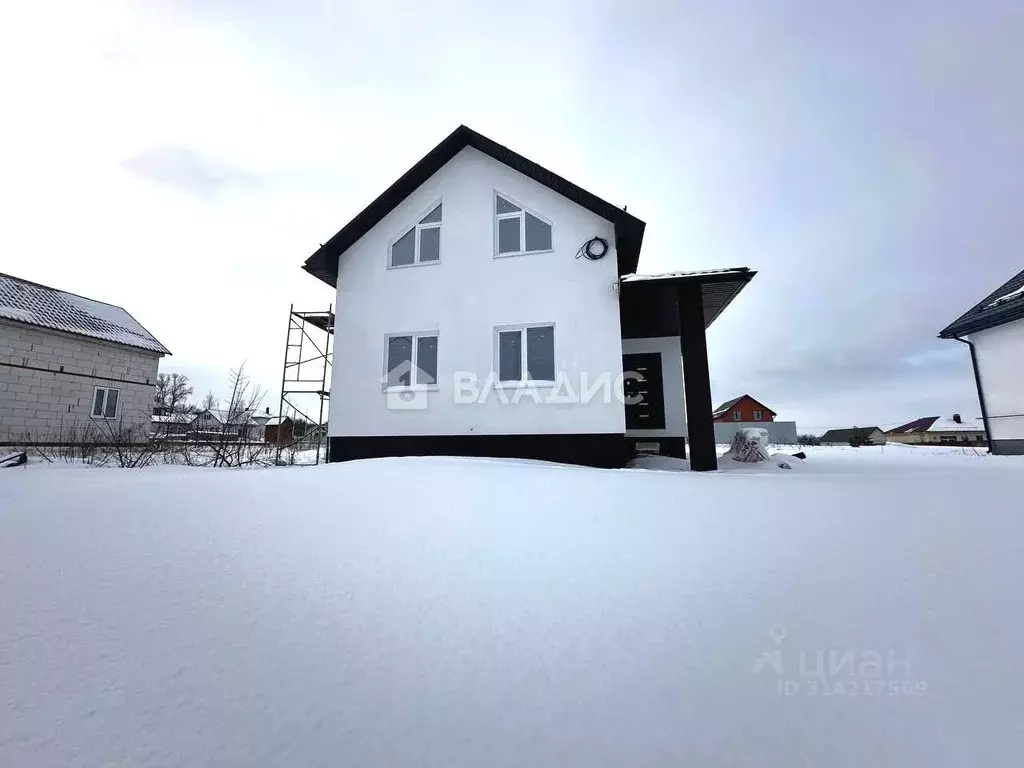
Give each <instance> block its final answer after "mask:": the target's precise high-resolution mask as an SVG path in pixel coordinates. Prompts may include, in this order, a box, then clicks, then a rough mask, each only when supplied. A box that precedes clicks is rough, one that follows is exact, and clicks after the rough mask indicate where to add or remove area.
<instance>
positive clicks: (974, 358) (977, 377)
mask: <svg viewBox="0 0 1024 768" xmlns="http://www.w3.org/2000/svg"><path fill="white" fill-rule="evenodd" d="M952 338H953V340H954V341H959V342H961V343H963V344H966V345H967V346H968V347H969V348H970V350H971V367H972V368H973V369H974V386H975V387H977V388H978V405H980V406H981V423H982V424H984V425H985V442H986V443H988V452H989V453H992V430H991V429H989V424H988V408H986V407H985V390H984V389H982V388H981V374H980V373H979V372H978V355H977V354H976V353H975V351H974V342H973V341H970V340H968V339H962V338H960V337H959V336H953V337H952Z"/></svg>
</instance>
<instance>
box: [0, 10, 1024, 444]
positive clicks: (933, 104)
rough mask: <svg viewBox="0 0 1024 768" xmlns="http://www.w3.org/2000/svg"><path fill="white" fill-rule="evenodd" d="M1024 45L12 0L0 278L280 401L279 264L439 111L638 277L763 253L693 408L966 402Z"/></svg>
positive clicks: (296, 285)
mask: <svg viewBox="0 0 1024 768" xmlns="http://www.w3.org/2000/svg"><path fill="white" fill-rule="evenodd" d="M896 6H898V9H897V8H896ZM1022 39H1024V4H1022V3H1020V2H1006V3H1003V2H998V1H997V0H985V2H976V1H975V2H967V1H965V2H935V1H934V0H930V1H929V2H923V1H922V2H914V1H904V2H900V3H891V2H865V1H864V0H857V1H856V2H820V0H806V1H805V2H761V1H760V0H750V2H743V3H730V2H714V3H708V2H691V1H689V0H685V1H679V0H676V1H674V2H659V3H638V2H629V3H626V2H623V3H614V2H603V1H602V0H586V1H581V2H564V3H558V2H552V1H551V0H545V1H543V2H532V0H518V2H515V3H511V4H509V3H461V2H460V3H455V2H445V0H434V1H433V2H429V3H413V2H402V3H399V2H387V1H386V0H377V1H375V2H365V3H345V2H327V1H326V0H324V1H322V2H302V1H301V0H193V1H192V2H179V3H174V2H149V3H146V2H135V3H127V2H126V3H107V2H100V1H98V2H89V3H83V2H45V1H44V0H38V1H37V2H31V3H29V2H24V3H8V4H5V5H4V6H3V8H2V9H0V71H2V72H3V73H4V74H3V77H0V104H2V105H3V111H2V117H0V138H2V141H0V203H2V209H0V210H2V211H3V213H2V214H0V271H4V272H9V273H13V274H15V275H18V276H21V277H24V278H27V279H30V280H35V281H37V282H41V283H45V284H48V285H53V286H56V287H59V288H62V289H65V290H69V291H73V292H76V293H81V294H84V295H86V296H89V297H92V298H96V299H101V300H105V301H109V302H112V303H116V304H121V305H123V306H124V307H126V308H127V309H128V310H129V311H130V312H131V313H132V314H134V315H135V316H136V317H137V318H138V319H139V320H140V321H141V322H142V323H143V324H144V325H145V326H146V327H147V328H148V329H149V330H150V331H152V332H153V334H154V335H156V336H157V338H159V339H160V340H161V341H162V342H163V343H164V344H166V345H167V346H168V347H169V348H170V349H171V351H172V352H173V353H174V355H173V356H172V357H170V358H166V359H165V360H164V361H163V364H162V370H165V371H180V372H184V373H187V374H188V375H190V376H191V377H192V378H193V380H194V382H195V384H196V395H197V397H199V396H201V394H202V393H204V392H205V391H206V390H207V389H214V390H215V392H218V393H220V394H223V393H224V390H225V389H226V371H227V369H228V368H229V367H230V366H231V365H234V364H237V363H239V362H241V361H243V360H245V361H247V364H248V367H249V369H250V371H251V373H252V374H253V376H254V378H255V379H256V380H257V381H258V382H259V383H260V384H262V385H263V386H265V387H266V388H267V389H269V390H271V391H272V392H273V395H272V397H273V403H274V404H275V405H276V396H277V395H276V393H277V389H278V387H279V382H280V375H281V372H280V369H281V355H282V352H283V344H284V332H285V327H286V318H287V312H288V305H289V304H290V303H291V302H294V303H295V304H296V305H297V307H299V308H305V309H320V308H326V306H327V305H328V304H329V303H331V302H332V301H333V300H334V296H333V292H332V290H331V289H330V288H328V287H327V286H326V285H324V284H323V283H321V282H319V281H317V280H315V279H314V278H313V277H311V276H309V275H307V274H306V273H305V272H303V271H302V270H301V269H300V266H301V264H302V262H303V261H304V260H305V259H306V258H307V257H308V256H309V255H310V254H312V253H313V251H315V250H316V248H317V247H318V245H319V244H320V243H321V242H323V241H325V240H326V239H327V238H329V237H330V236H331V235H332V234H334V232H335V231H337V230H338V229H339V228H340V227H341V226H342V225H344V224H345V223H346V222H347V221H348V220H349V219H350V218H351V217H352V216H353V215H354V214H355V213H357V212H358V211H359V210H361V209H362V208H363V206H365V205H366V203H368V202H369V201H370V200H372V199H373V198H374V197H376V196H377V195H378V194H379V193H380V192H382V191H383V190H384V188H385V187H387V186H388V185H389V184H390V183H391V182H392V181H393V180H394V179H395V178H397V177H398V176H399V175H400V174H401V173H402V172H404V171H405V170H406V169H407V168H408V167H409V166H410V165H412V164H413V163H414V162H415V161H416V160H418V159H419V157H420V156H422V155H423V154H424V153H425V152H426V151H427V150H429V149H430V148H431V147H432V146H433V145H434V144H436V143H437V142H438V141H440V140H441V139H442V138H443V137H444V136H446V135H447V134H448V133H449V132H450V131H451V130H453V129H454V128H455V127H456V126H458V125H459V124H460V123H465V124H467V125H469V126H470V127H472V128H474V129H476V130H478V131H480V132H482V133H484V134H486V135H488V136H490V137H491V138H493V139H495V140H496V141H498V142H500V143H502V144H505V145H507V146H509V147H511V148H512V149H515V150H516V151H518V152H520V153H521V154H524V155H526V156H527V157H529V158H531V159H533V160H536V161H537V162H539V163H541V164H542V165H544V166H546V167H549V168H551V169H552V170H554V171H555V172H557V173H559V174H561V175H563V176H565V177H567V178H569V179H571V180H572V181H574V182H576V183H577V184H579V185H580V186H582V187H584V188H586V189H588V190H590V191H592V192H594V193H596V194H598V195H599V196H601V197H604V198H605V199H608V200H609V201H611V202H614V203H616V204H619V205H628V206H629V211H630V213H633V214H635V215H636V216H638V217H640V218H641V219H643V220H644V221H646V222H647V234H646V237H645V241H644V249H643V253H642V255H641V259H640V271H642V272H661V271H667V270H674V269H683V270H687V269H700V268H706V267H726V266H749V267H752V268H754V269H756V270H757V271H758V276H757V277H756V278H755V280H754V281H753V282H752V283H751V284H750V286H749V287H748V288H747V290H745V291H744V293H743V294H741V296H740V297H739V299H738V300H737V301H736V302H735V303H734V304H733V305H732V306H731V307H730V308H729V309H728V311H727V312H726V313H725V314H724V315H723V316H722V317H721V318H720V319H719V320H718V321H717V322H716V323H715V325H714V326H713V327H712V328H711V330H710V332H709V345H710V352H711V366H712V370H711V375H712V383H713V391H714V397H715V399H716V401H722V400H726V399H729V398H731V397H734V396H737V395H739V394H742V393H744V392H749V393H751V394H752V395H754V396H755V397H756V398H758V399H759V400H761V401H763V402H764V403H765V404H767V405H768V406H770V407H771V408H773V409H774V410H776V411H777V412H778V413H779V418H780V419H795V420H796V421H797V423H798V426H799V427H800V428H801V429H808V430H818V431H820V430H823V429H825V428H828V427H830V426H845V425H851V424H858V425H867V424H879V425H882V426H891V425H895V424H896V423H899V422H903V421H909V420H911V419H914V418H918V417H921V416H934V415H940V414H941V415H949V414H951V413H952V412H954V411H959V412H961V413H963V414H964V415H965V416H970V417H975V416H977V415H979V410H978V404H977V397H976V394H975V391H974V387H973V379H972V373H971V368H970V362H969V357H968V355H967V352H966V348H965V347H964V346H963V345H960V344H957V343H955V342H950V341H939V340H937V339H936V338H935V337H936V333H937V332H938V331H939V330H940V329H941V328H942V327H943V326H944V325H946V324H947V323H948V322H950V321H952V320H953V319H954V318H955V317H956V316H958V315H959V314H960V313H962V312H963V311H965V310H966V309H968V308H969V307H970V306H971V305H973V304H974V303H975V302H976V301H978V300H979V299H981V298H982V297H983V296H984V295H985V294H986V293H988V292H990V291H992V290H994V289H995V288H996V287H997V286H998V285H999V284H1000V283H1001V282H1003V281H1005V280H1006V279H1007V278H1009V277H1010V276H1011V275H1012V274H1014V273H1015V272H1017V271H1019V270H1020V269H1022V268H1024V251H1022V250H1021V246H1020V240H1021V229H1022V225H1024V153H1022V151H1021V137H1022V136H1024V83H1022V79H1024V46H1022V45H1021V40H1022ZM269 403H270V400H268V404H269Z"/></svg>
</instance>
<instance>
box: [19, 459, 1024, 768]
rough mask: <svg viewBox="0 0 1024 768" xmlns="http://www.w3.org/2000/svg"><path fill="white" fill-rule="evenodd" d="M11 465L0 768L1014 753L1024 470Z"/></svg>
mask: <svg viewBox="0 0 1024 768" xmlns="http://www.w3.org/2000/svg"><path fill="white" fill-rule="evenodd" d="M808 453H809V457H808V460H807V461H806V462H803V463H800V462H796V463H795V464H794V466H793V467H792V469H791V470H788V471H786V470H778V469H777V468H773V469H770V470H764V471H761V470H754V471H751V470H746V469H745V470H743V471H728V472H720V473H714V474H691V473H680V472H671V471H651V470H642V469H634V470H622V471H601V470H588V469H579V468H570V467H561V466H554V465H545V464H534V463H528V462H501V461H486V460H459V459H393V460H378V461H370V462H358V463H351V464H346V465H330V466H321V467H292V468H288V467H281V468H272V469H265V470H251V471H244V472H239V471H232V470H214V469H189V468H180V467H155V468H152V469H147V470H141V471H132V470H120V469H95V468H68V467H59V466H41V465H38V464H34V465H30V466H29V467H28V468H24V469H11V470H0V766H17V767H18V768H22V767H29V768H31V767H34V766H46V767H49V766H57V765H74V766H108V765H117V766H122V765H124V766H154V765H168V766H171V765H173V766H189V768H199V767H200V766H210V767H211V768H212V767H213V766H216V767H217V768H225V767H227V766H270V765H274V766H342V765H343V766H446V767H448V766H489V767H490V766H505V765H507V766H526V765H529V766H566V765H578V766H588V767H592V766H605V765H607V766H626V765H630V766H632V765H636V766H640V765H643V766H680V765H688V766H689V765H693V766H712V765H713V766H741V765H758V766H786V768H790V767H792V766H858V767H860V766H872V767H875V766H976V765H977V766H982V765H984V766H1016V765H1020V764H1021V760H1022V756H1024V691H1022V685H1024V653H1022V650H1021V638H1022V636H1024V558H1022V557H1021V540H1022V534H1024V522H1022V519H1021V515H1022V509H1024V504H1022V503H1021V498H1022V490H1024V460H1021V459H1019V458H1015V457H982V456H978V455H974V454H973V453H971V454H968V453H963V452H958V451H956V450H949V449H917V448H909V447H906V446H887V447H885V448H884V449H882V448H859V449H838V448H832V449H813V448H812V449H809V451H808Z"/></svg>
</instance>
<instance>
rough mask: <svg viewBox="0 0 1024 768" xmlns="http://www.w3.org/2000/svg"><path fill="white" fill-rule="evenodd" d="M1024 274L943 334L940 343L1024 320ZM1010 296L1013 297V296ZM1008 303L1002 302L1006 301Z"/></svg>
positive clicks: (960, 318) (1004, 284)
mask: <svg viewBox="0 0 1024 768" xmlns="http://www.w3.org/2000/svg"><path fill="white" fill-rule="evenodd" d="M1021 288H1024V271H1021V272H1018V273H1017V274H1016V275H1014V276H1013V277H1011V278H1010V279H1009V280H1007V281H1006V282H1005V283H1003V284H1002V285H1001V286H999V287H998V288H996V290H994V291H992V293H990V294H989V295H988V296H986V297H985V298H984V299H982V300H981V301H979V302H978V303H977V304H975V305H974V306H973V307H971V308H970V309H969V310H967V311H966V312H965V313H964V314H962V315H961V316H960V317H958V318H957V319H956V320H954V321H953V322H952V323H950V324H949V325H947V326H946V327H945V328H943V329H942V331H941V332H940V333H939V338H940V339H952V338H954V337H956V336H966V335H967V334H971V333H976V332H978V331H984V330H986V329H988V328H994V327H995V326H997V325H1003V324H1004V323H1009V322H1012V321H1013V320H1020V319H1021V318H1024V291H1022V292H1020V293H1014V292H1015V291H1019V290H1020V289H1021ZM1010 294H1013V295H1012V296H1011V295H1010ZM1004 296H1005V297H1006V299H1005V300H1002V301H1000V299H1002V297H1004Z"/></svg>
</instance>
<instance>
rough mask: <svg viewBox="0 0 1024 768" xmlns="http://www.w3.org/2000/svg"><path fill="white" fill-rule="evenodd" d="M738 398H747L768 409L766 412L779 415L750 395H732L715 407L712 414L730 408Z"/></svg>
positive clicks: (723, 411)
mask: <svg viewBox="0 0 1024 768" xmlns="http://www.w3.org/2000/svg"><path fill="white" fill-rule="evenodd" d="M740 400H749V401H750V402H752V403H755V404H757V405H760V406H761V408H763V409H764V410H766V411H768V413H770V414H771V415H772V416H778V415H779V414H777V413H776V412H775V411H773V410H772V409H771V408H769V407H768V406H767V405H765V404H764V403H762V402H761V401H760V400H755V399H754V398H752V397H751V396H750V395H740V396H739V397H734V398H733V399H732V400H726V401H725V402H724V403H722V404H721V405H720V406H718V407H717V408H715V410H714V415H715V416H717V415H718V414H720V413H725V412H726V411H728V410H729V409H730V408H732V407H733V406H734V405H736V403H738V402H739V401H740Z"/></svg>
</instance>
